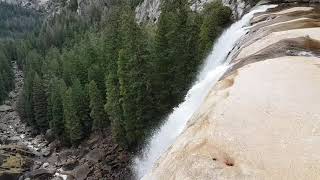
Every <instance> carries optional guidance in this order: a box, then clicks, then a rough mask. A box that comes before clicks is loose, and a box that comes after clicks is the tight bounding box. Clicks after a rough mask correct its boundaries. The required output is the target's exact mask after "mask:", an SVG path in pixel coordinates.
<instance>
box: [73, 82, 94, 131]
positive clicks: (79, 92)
mask: <svg viewBox="0 0 320 180" xmlns="http://www.w3.org/2000/svg"><path fill="white" fill-rule="evenodd" d="M71 88H72V102H73V104H74V105H75V107H74V108H75V111H76V115H77V117H78V118H79V120H80V122H81V126H82V131H83V132H84V135H88V134H89V133H90V132H91V126H92V120H91V118H90V108H89V104H90V103H89V99H87V98H88V97H87V95H86V93H85V91H84V89H83V88H82V86H81V83H80V81H79V80H78V79H76V80H74V82H73V84H72V86H71Z"/></svg>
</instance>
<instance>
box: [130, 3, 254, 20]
mask: <svg viewBox="0 0 320 180" xmlns="http://www.w3.org/2000/svg"><path fill="white" fill-rule="evenodd" d="M213 1H219V0H190V5H191V9H192V10H194V11H201V10H202V9H203V7H204V6H205V5H206V4H207V3H210V2H213ZM222 3H223V4H224V5H225V6H228V7H230V8H231V10H232V12H233V17H234V19H239V18H240V17H241V16H242V15H243V14H244V13H245V11H246V10H248V9H249V7H250V5H249V4H248V3H247V2H246V1H244V0H222ZM160 6H161V0H144V1H143V2H142V3H141V4H140V5H139V6H138V7H137V8H136V19H137V21H138V22H139V23H141V22H152V23H156V22H157V21H158V18H159V16H160V14H161V10H160Z"/></svg>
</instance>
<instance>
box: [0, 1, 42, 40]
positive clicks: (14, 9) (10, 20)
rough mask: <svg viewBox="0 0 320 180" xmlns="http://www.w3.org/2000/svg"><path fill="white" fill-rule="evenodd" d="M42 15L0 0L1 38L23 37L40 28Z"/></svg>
mask: <svg viewBox="0 0 320 180" xmlns="http://www.w3.org/2000/svg"><path fill="white" fill-rule="evenodd" d="M41 20H42V16H41V15H40V14H39V13H38V12H36V11H33V10H31V9H27V8H22V7H20V6H16V5H11V4H7V3H5V2H2V1H1V2H0V40H5V39H12V38H23V37H25V35H26V34H27V33H29V32H32V31H33V30H35V29H37V28H38V29H39V25H40V23H41Z"/></svg>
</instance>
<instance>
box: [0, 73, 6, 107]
mask: <svg viewBox="0 0 320 180" xmlns="http://www.w3.org/2000/svg"><path fill="white" fill-rule="evenodd" d="M4 87H5V86H4V81H3V77H2V74H1V73H0V104H2V103H3V101H4V100H5V97H6V96H7V93H6V90H5V88H4Z"/></svg>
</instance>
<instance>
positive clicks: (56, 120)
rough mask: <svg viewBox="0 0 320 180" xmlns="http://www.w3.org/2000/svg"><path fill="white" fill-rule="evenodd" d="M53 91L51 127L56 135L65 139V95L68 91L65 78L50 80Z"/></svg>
mask: <svg viewBox="0 0 320 180" xmlns="http://www.w3.org/2000/svg"><path fill="white" fill-rule="evenodd" d="M50 87H51V89H50V90H51V92H50V97H49V102H50V103H51V105H50V106H51V109H50V110H51V113H50V114H51V120H50V128H51V129H52V131H53V133H54V135H55V136H56V137H58V138H62V139H63V137H62V136H63V133H64V119H63V110H64V109H63V99H62V97H63V95H64V93H65V91H66V85H65V83H64V81H63V80H58V79H56V78H55V79H52V80H51V82H50Z"/></svg>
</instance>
